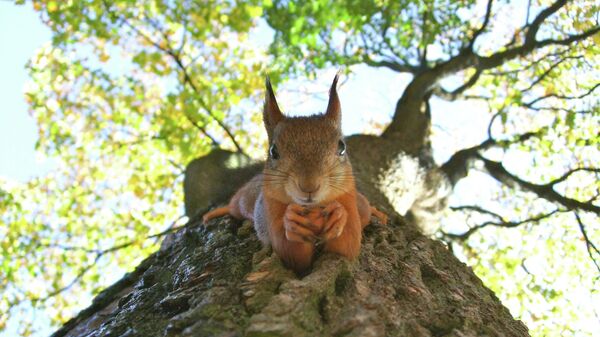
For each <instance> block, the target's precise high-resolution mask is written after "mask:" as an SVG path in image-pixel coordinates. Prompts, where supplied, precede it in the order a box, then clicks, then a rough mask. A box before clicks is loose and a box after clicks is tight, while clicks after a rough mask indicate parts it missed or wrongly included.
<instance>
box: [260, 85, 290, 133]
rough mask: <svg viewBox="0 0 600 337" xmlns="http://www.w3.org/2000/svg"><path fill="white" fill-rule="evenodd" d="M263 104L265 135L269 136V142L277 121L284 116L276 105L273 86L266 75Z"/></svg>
mask: <svg viewBox="0 0 600 337" xmlns="http://www.w3.org/2000/svg"><path fill="white" fill-rule="evenodd" d="M265 88H266V93H265V106H264V109H263V121H264V123H265V129H267V135H268V137H269V143H270V142H271V139H272V136H273V130H275V127H276V126H277V124H278V123H279V122H281V121H282V120H283V119H284V118H285V117H284V116H283V114H282V113H281V110H279V106H278V105H277V100H276V99H275V93H274V92H273V87H272V86H271V79H270V78H269V76H268V75H267V78H266V81H265Z"/></svg>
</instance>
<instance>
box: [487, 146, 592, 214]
mask: <svg viewBox="0 0 600 337" xmlns="http://www.w3.org/2000/svg"><path fill="white" fill-rule="evenodd" d="M477 157H478V159H480V160H481V161H483V163H484V165H485V168H486V170H487V172H488V173H489V174H490V175H491V176H492V177H494V178H495V179H496V180H498V181H500V182H501V183H504V184H505V185H507V186H518V187H519V188H521V189H523V190H525V191H528V192H532V193H534V194H536V195H537V196H538V197H540V198H543V199H546V200H548V201H552V202H555V203H557V204H560V205H562V206H564V207H566V208H567V209H569V210H572V209H577V210H582V211H588V212H592V213H595V214H597V215H600V207H599V206H596V205H594V204H593V203H592V201H587V202H583V201H579V200H576V199H571V198H568V197H565V196H563V195H561V194H559V193H558V192H556V191H555V190H554V188H553V187H554V184H552V182H551V183H548V184H542V185H538V184H534V183H531V182H529V181H526V180H523V179H521V178H519V177H517V176H515V175H513V174H512V173H510V172H508V170H506V168H505V167H504V166H503V165H502V163H500V162H496V161H492V160H489V159H487V158H484V157H483V156H481V155H477ZM594 170H595V169H594Z"/></svg>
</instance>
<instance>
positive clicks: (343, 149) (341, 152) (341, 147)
mask: <svg viewBox="0 0 600 337" xmlns="http://www.w3.org/2000/svg"><path fill="white" fill-rule="evenodd" d="M345 154H346V143H344V141H343V140H341V139H340V141H339V142H338V155H340V156H343V155H345Z"/></svg>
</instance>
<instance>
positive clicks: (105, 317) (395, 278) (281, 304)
mask: <svg viewBox="0 0 600 337" xmlns="http://www.w3.org/2000/svg"><path fill="white" fill-rule="evenodd" d="M392 145H393V144H387V143H386V142H383V141H382V140H381V138H378V137H367V136H360V137H354V138H351V139H350V140H349V148H353V149H354V150H355V155H354V156H353V158H352V160H353V166H354V168H355V173H356V174H357V180H358V181H359V188H360V189H361V190H362V191H363V192H365V193H366V195H367V196H368V197H369V198H370V199H371V200H372V201H374V204H376V205H377V206H379V207H381V208H383V209H385V210H386V212H388V214H389V215H391V217H390V222H389V224H388V225H381V224H379V223H377V222H376V221H375V220H374V221H373V222H372V223H371V224H370V225H369V226H368V227H367V228H366V229H365V235H364V238H363V244H362V249H361V254H360V256H359V258H358V260H357V261H355V262H349V261H346V260H344V259H343V258H340V257H338V256H333V255H327V254H324V255H322V256H319V257H318V258H317V259H316V261H315V264H314V267H313V270H312V272H311V273H310V274H309V275H308V276H306V277H304V278H302V279H298V278H297V277H296V276H295V275H294V274H293V273H292V272H290V271H289V270H287V269H286V268H284V267H283V266H282V265H281V263H280V261H279V260H278V258H277V256H276V255H274V254H272V252H271V251H270V250H269V249H268V248H263V247H261V244H260V242H259V241H258V239H257V238H256V235H255V233H254V230H253V227H252V224H251V223H250V222H249V221H245V222H243V223H242V224H239V223H237V222H236V221H234V220H232V219H231V218H229V217H223V218H220V219H215V220H214V221H212V223H211V224H210V226H208V227H204V226H202V225H201V224H200V222H199V221H198V216H196V217H193V218H192V220H191V221H190V222H189V223H188V225H187V226H186V227H185V228H184V229H182V230H180V231H178V232H177V233H174V234H172V235H170V236H168V237H167V238H165V241H164V242H163V245H162V247H161V249H160V250H159V251H158V252H156V253H154V254H153V255H151V256H150V257H148V258H147V259H146V260H145V261H144V262H142V263H141V264H140V265H139V266H138V267H137V268H136V270H135V271H133V272H131V273H129V274H127V275H126V276H125V277H124V278H123V279H122V280H120V281H119V282H117V283H116V284H114V285H113V286H111V287H109V288H108V289H106V290H105V291H103V292H102V293H101V294H100V295H98V296H97V297H96V299H95V300H94V302H93V304H92V305H91V306H90V307H89V308H88V309H86V310H84V311H82V312H81V313H80V314H79V315H78V316H77V317H75V318H74V319H72V320H71V321H69V322H67V323H66V324H65V325H64V326H63V327H62V328H61V329H60V330H58V331H57V332H56V333H54V335H53V336H54V337H59V336H144V337H152V336H294V337H300V336H361V337H365V336H415V337H419V336H457V337H458V336H463V337H464V336H528V332H527V328H526V327H525V326H524V325H523V323H521V322H520V321H518V320H515V319H513V318H512V316H511V315H510V313H509V312H508V310H507V309H506V308H505V307H504V306H502V304H501V303H500V301H499V300H498V298H497V297H496V296H495V295H494V293H493V292H492V291H490V290H489V289H487V288H486V287H485V286H484V285H483V284H482V282H481V281H480V280H479V279H478V278H477V277H476V276H475V275H474V274H473V272H472V270H471V269H470V268H468V267H467V266H465V265H464V264H463V263H461V262H460V261H458V260H457V259H456V258H455V257H454V256H453V255H452V253H451V252H450V251H448V250H447V248H446V247H445V246H444V245H443V244H442V243H441V242H437V241H434V240H431V239H429V238H427V237H425V236H423V235H422V234H421V233H420V232H419V231H418V230H417V229H416V227H415V226H414V225H413V224H412V223H410V222H407V221H405V220H404V219H403V218H402V217H401V216H399V215H397V214H395V213H394V212H393V206H392V205H391V204H390V203H389V202H388V201H387V199H386V197H385V195H384V194H382V193H380V192H378V189H377V188H375V186H376V185H374V183H376V180H377V179H376V178H374V176H377V172H379V171H378V170H381V169H382V166H381V165H379V166H378V165H372V163H384V162H385V158H384V157H385V156H384V157H380V156H381V154H382V153H384V152H386V151H385V149H386V147H387V146H392ZM351 146H352V147H351ZM374 146H379V150H378V151H374V150H373V149H377V147H374ZM363 147H364V149H363ZM373 156H374V157H373ZM372 160H379V161H372ZM382 165H383V164H382ZM199 166H202V165H199ZM234 170H235V169H234ZM221 172H222V173H223V174H232V173H231V171H221ZM210 181H212V179H211V180H207V181H205V183H206V184H210ZM229 185H230V186H228V187H227V188H228V190H232V189H233V188H232V187H235V186H234V185H235V184H234V183H231V184H229ZM188 187H189V186H188ZM202 202H205V203H204V204H203V205H207V204H209V203H208V202H207V201H206V200H204V201H202ZM202 202H201V203H200V204H199V205H201V204H202ZM205 210H206V209H198V208H195V209H192V208H187V211H188V214H192V213H193V214H201V213H202V212H203V211H205Z"/></svg>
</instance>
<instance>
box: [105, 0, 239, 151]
mask: <svg viewBox="0 0 600 337" xmlns="http://www.w3.org/2000/svg"><path fill="white" fill-rule="evenodd" d="M103 4H104V7H105V8H106V11H107V12H108V13H109V15H110V16H111V17H113V18H114V19H115V20H120V21H122V22H123V23H124V24H125V25H126V26H127V27H129V28H130V29H132V30H133V31H134V32H136V33H137V34H138V35H139V36H140V37H142V38H143V39H144V40H146V41H147V42H148V43H149V44H151V45H152V46H154V47H155V48H157V49H158V50H160V51H162V52H164V53H166V54H167V55H169V56H170V57H171V58H172V59H173V61H174V62H175V64H176V65H177V67H178V68H179V70H180V72H181V74H182V75H183V79H184V84H188V85H189V86H190V87H191V88H192V90H193V91H194V93H195V94H196V99H197V100H198V102H199V103H200V105H201V106H202V108H203V109H204V110H205V111H206V113H207V114H208V115H209V116H210V117H211V118H212V119H213V120H214V121H215V122H216V123H217V124H218V125H219V127H221V129H223V131H225V133H226V134H227V136H228V137H229V138H230V139H231V141H232V143H233V145H234V147H235V148H236V150H237V152H239V153H241V154H243V155H246V154H245V152H244V150H243V149H242V147H241V146H240V145H239V143H238V142H237V141H236V140H235V136H234V135H233V133H232V132H231V130H230V129H229V127H228V126H227V125H225V123H223V121H221V120H220V119H219V118H217V116H215V114H214V113H213V111H212V109H210V107H209V106H208V104H207V103H206V102H205V101H204V99H203V98H202V96H201V95H200V90H198V88H197V87H196V84H195V83H194V81H193V80H192V78H191V76H190V75H189V72H188V69H187V67H186V66H185V65H184V64H183V61H182V60H181V56H180V55H179V53H178V51H176V50H174V49H172V47H171V46H170V43H169V41H168V40H165V46H163V45H161V44H159V43H157V42H155V41H154V40H152V39H151V38H150V37H149V36H148V35H146V34H145V33H144V32H142V31H141V30H139V29H138V28H137V27H135V26H134V25H133V24H131V23H130V22H129V20H127V19H126V18H124V17H119V16H118V15H116V14H115V13H114V12H113V11H112V10H111V8H110V5H109V4H108V3H107V2H106V0H103ZM161 33H162V32H161ZM163 37H165V36H164V35H163ZM165 38H166V37H165ZM184 115H185V117H186V118H187V119H188V121H189V122H190V123H192V125H194V127H196V128H197V129H198V130H200V131H201V132H202V133H203V134H204V135H206V136H207V137H209V138H210V139H211V141H212V142H213V144H214V145H216V146H219V145H220V144H219V143H218V142H217V141H216V139H215V138H213V137H212V136H210V135H209V133H208V131H207V130H206V128H204V127H203V126H201V125H199V124H198V123H197V122H196V121H194V119H192V118H191V116H189V115H188V114H184Z"/></svg>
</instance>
